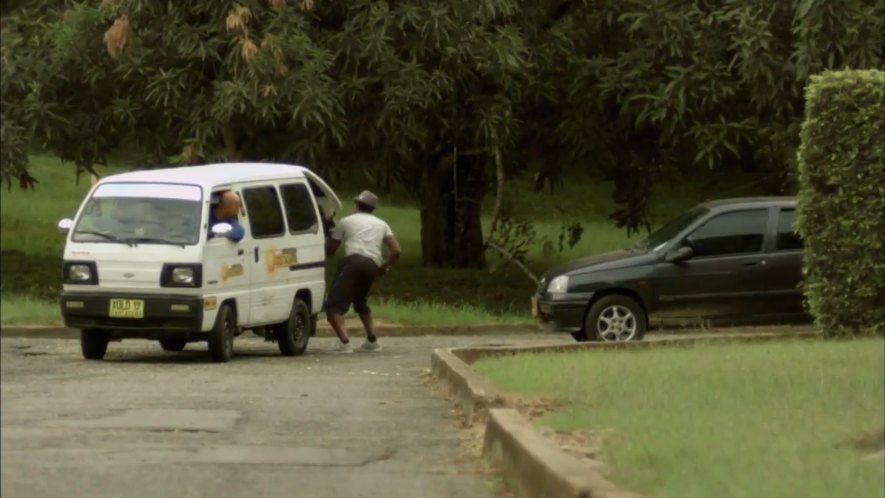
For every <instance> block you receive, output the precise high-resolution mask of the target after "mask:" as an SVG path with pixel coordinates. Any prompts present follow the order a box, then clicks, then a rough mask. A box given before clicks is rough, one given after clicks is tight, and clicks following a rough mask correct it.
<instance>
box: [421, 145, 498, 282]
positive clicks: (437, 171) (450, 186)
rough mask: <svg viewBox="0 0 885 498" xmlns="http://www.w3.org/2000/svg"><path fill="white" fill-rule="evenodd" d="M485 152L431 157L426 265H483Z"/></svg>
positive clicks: (424, 198) (426, 182)
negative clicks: (454, 156) (455, 159)
mask: <svg viewBox="0 0 885 498" xmlns="http://www.w3.org/2000/svg"><path fill="white" fill-rule="evenodd" d="M485 164H486V157H485V155H471V156H459V157H458V159H457V167H455V162H454V158H453V155H452V154H446V155H442V156H435V157H432V158H430V159H429V160H428V161H427V162H426V164H425V165H424V168H423V170H422V175H421V181H420V185H419V189H418V190H419V193H420V195H421V251H422V259H423V262H424V265H425V266H437V267H454V268H482V267H483V266H485V248H484V244H483V237H482V218H481V214H482V201H483V198H484V197H485V194H486V189H487V187H486V178H485Z"/></svg>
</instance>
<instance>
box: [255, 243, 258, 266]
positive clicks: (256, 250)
mask: <svg viewBox="0 0 885 498" xmlns="http://www.w3.org/2000/svg"><path fill="white" fill-rule="evenodd" d="M255 262H256V263H257V262H258V248H257V247H256V248H255Z"/></svg>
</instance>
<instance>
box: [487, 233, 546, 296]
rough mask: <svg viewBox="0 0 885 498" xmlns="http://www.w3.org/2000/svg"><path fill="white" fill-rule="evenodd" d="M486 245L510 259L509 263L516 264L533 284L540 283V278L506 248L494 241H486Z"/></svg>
mask: <svg viewBox="0 0 885 498" xmlns="http://www.w3.org/2000/svg"><path fill="white" fill-rule="evenodd" d="M486 245H487V246H488V247H491V248H492V249H494V250H496V251H498V253H500V254H501V255H502V256H504V257H505V258H507V260H508V261H510V262H511V263H513V264H514V265H516V266H517V267H518V268H519V269H520V270H522V272H523V273H525V274H526V276H527V277H529V278H530V279H532V282H534V283H535V285H540V283H541V280H540V279H539V278H538V277H536V276H535V274H534V273H532V271H531V270H529V268H528V266H526V265H525V264H523V262H522V261H520V260H518V259H516V258H515V257H513V255H512V254H510V253H509V252H508V251H507V249H504V248H503V247H501V246H499V245H498V244H495V243H494V242H491V241H489V242H487V243H486Z"/></svg>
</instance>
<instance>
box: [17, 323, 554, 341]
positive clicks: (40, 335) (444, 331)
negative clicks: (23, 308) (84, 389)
mask: <svg viewBox="0 0 885 498" xmlns="http://www.w3.org/2000/svg"><path fill="white" fill-rule="evenodd" d="M375 329H376V330H375V332H376V333H377V334H378V336H380V337H423V336H432V335H436V336H457V335H489V336H495V335H512V334H537V333H539V331H538V328H537V327H532V326H520V325H475V326H460V327H455V326H420V327H407V326H379V327H376V328H375ZM348 330H349V331H350V332H351V333H356V335H357V336H358V337H359V336H360V334H361V333H362V329H361V328H356V327H349V328H348ZM0 337H3V338H7V337H9V338H11V337H17V338H32V339H79V338H80V331H79V330H77V329H69V328H67V327H60V326H54V327H53V326H48V327H43V326H3V327H0ZM316 337H335V333H334V332H333V331H332V329H331V328H329V327H318V328H317V334H316Z"/></svg>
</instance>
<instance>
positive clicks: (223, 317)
mask: <svg viewBox="0 0 885 498" xmlns="http://www.w3.org/2000/svg"><path fill="white" fill-rule="evenodd" d="M235 328H236V322H235V321H234V311H233V310H232V309H231V307H230V305H228V304H223V305H221V308H219V309H218V315H217V316H216V317H215V325H214V326H213V327H212V330H210V331H209V356H211V357H212V361H214V362H215V363H225V362H227V361H230V358H231V356H233V351H234V329H235Z"/></svg>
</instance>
